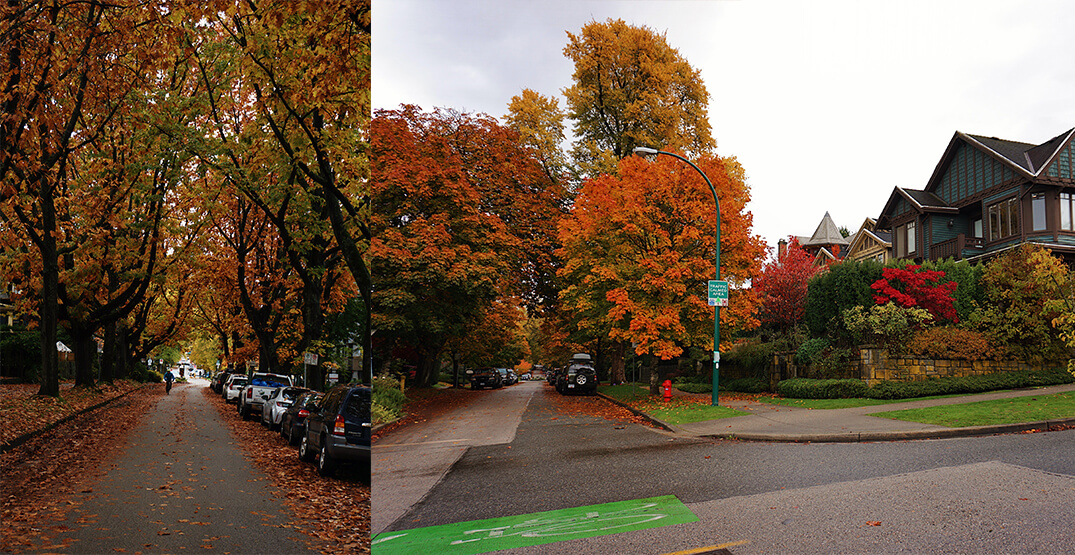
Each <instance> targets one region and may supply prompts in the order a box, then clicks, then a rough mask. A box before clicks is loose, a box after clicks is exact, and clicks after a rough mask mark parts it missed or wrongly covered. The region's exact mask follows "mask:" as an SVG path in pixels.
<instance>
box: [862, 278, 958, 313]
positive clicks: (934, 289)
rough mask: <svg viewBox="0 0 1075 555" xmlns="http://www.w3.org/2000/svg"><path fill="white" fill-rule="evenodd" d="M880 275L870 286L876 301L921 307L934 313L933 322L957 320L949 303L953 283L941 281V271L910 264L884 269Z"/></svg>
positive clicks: (954, 285)
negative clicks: (880, 277) (903, 266)
mask: <svg viewBox="0 0 1075 555" xmlns="http://www.w3.org/2000/svg"><path fill="white" fill-rule="evenodd" d="M881 275H882V276H883V277H882V279H879V280H877V281H875V282H873V284H872V285H870V287H871V288H873V290H874V291H876V293H875V294H874V296H873V300H874V301H875V302H876V303H877V304H886V303H889V302H893V303H896V304H897V305H898V306H902V307H904V308H911V307H919V308H923V309H925V310H928V311H929V313H930V314H932V315H933V319H934V321H935V322H942V321H949V322H952V323H956V322H958V321H959V316H957V315H956V309H955V307H953V306H952V294H953V293H955V292H956V282H954V281H948V282H943V283H942V281H941V280H943V279H944V272H941V271H939V270H924V269H922V267H921V266H918V265H911V266H907V267H906V268H885V269H884V270H882V271H881Z"/></svg>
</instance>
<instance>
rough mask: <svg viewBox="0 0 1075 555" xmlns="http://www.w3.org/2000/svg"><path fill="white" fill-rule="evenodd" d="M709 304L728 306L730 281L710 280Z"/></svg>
mask: <svg viewBox="0 0 1075 555" xmlns="http://www.w3.org/2000/svg"><path fill="white" fill-rule="evenodd" d="M709 306H728V282H726V281H717V280H715V279H711V280H709Z"/></svg>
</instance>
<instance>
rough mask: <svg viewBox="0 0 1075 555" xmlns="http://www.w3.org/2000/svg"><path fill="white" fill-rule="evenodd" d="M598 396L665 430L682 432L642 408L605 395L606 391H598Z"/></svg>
mask: <svg viewBox="0 0 1075 555" xmlns="http://www.w3.org/2000/svg"><path fill="white" fill-rule="evenodd" d="M597 396H598V397H600V398H602V399H604V400H606V401H608V402H610V403H612V404H614V405H619V406H621V407H623V408H625V409H627V410H629V411H631V412H632V413H634V414H635V416H641V417H642V418H645V419H646V420H647V421H649V423H651V424H653V425H654V426H657V427H658V428H661V429H663V430H665V431H669V432H673V433H680V432H678V431H676V430H675V429H674V428H672V426H671V425H670V424H666V423H665V422H662V421H660V420H657V419H656V418H654V417H652V416H650V415H648V414H646V413H644V412H642V411H640V410H638V409H636V408H634V407H632V406H630V405H628V404H627V403H624V402H622V401H618V400H616V399H613V398H612V397H609V396H608V395H605V394H604V393H601V392H600V391H599V392H597Z"/></svg>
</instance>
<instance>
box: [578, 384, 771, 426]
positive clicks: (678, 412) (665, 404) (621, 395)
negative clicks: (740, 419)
mask: <svg viewBox="0 0 1075 555" xmlns="http://www.w3.org/2000/svg"><path fill="white" fill-rule="evenodd" d="M598 390H599V391H600V392H601V393H604V394H605V395H608V396H609V397H611V398H613V399H616V400H617V401H619V402H621V403H624V404H626V405H629V406H630V407H631V408H633V409H635V410H638V411H641V412H644V413H646V414H648V415H650V416H652V417H653V418H656V419H657V420H660V421H661V422H665V423H667V424H671V425H673V426H676V425H680V424H690V423H691V422H704V421H706V420H719V419H721V418H731V417H733V416H744V415H747V414H750V413H748V412H743V411H739V410H735V409H732V408H728V407H714V406H712V405H711V404H710V403H711V398H710V397H709V396H704V397H703V396H693V395H692V396H679V395H676V396H673V397H672V399H671V400H670V401H664V400H663V399H662V398H661V396H659V395H650V394H649V388H648V387H644V386H640V385H638V384H622V385H609V386H601V387H600V388H599V389H598Z"/></svg>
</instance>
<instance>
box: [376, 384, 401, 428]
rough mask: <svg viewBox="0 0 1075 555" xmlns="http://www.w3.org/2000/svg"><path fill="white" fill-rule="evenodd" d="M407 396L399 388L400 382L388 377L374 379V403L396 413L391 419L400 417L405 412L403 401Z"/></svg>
mask: <svg viewBox="0 0 1075 555" xmlns="http://www.w3.org/2000/svg"><path fill="white" fill-rule="evenodd" d="M406 400H407V396H406V395H404V394H403V392H402V391H400V390H399V382H398V381H396V380H392V379H387V378H374V379H373V403H374V404H375V405H379V406H380V407H381V408H383V409H385V410H387V411H389V412H390V413H392V414H393V415H395V416H394V417H393V418H391V420H394V419H395V418H398V417H399V416H400V415H401V414H402V413H403V403H404V402H406Z"/></svg>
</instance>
